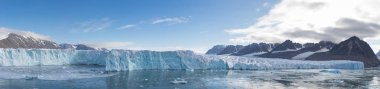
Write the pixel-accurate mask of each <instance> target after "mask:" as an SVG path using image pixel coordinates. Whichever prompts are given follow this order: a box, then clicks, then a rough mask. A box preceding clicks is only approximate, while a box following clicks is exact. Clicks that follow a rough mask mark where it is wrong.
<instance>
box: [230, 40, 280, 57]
mask: <svg viewBox="0 0 380 89" xmlns="http://www.w3.org/2000/svg"><path fill="white" fill-rule="evenodd" d="M278 45H279V44H277V43H275V44H267V43H252V44H250V45H247V46H244V48H242V49H241V50H239V51H238V52H236V53H234V54H232V55H234V56H242V55H246V54H251V53H260V52H269V51H271V50H272V49H274V48H275V47H276V46H278Z"/></svg>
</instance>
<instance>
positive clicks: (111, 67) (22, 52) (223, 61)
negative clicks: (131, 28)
mask: <svg viewBox="0 0 380 89" xmlns="http://www.w3.org/2000/svg"><path fill="white" fill-rule="evenodd" d="M82 64H85V65H103V66H105V67H106V70H107V71H125V70H141V69H186V70H194V69H212V70H214V69H215V70H227V69H236V70H275V69H363V68H364V65H363V63H362V62H357V61H344V60H339V61H303V60H287V59H270V58H249V57H237V56H217V55H199V54H195V53H194V52H192V51H147V50H142V51H135V50H118V49H113V50H73V49H0V66H42V65H82Z"/></svg>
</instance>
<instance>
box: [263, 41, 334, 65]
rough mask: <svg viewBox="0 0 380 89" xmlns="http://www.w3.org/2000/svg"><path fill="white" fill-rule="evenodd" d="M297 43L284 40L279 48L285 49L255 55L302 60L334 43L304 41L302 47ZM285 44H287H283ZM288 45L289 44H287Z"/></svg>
mask: <svg viewBox="0 0 380 89" xmlns="http://www.w3.org/2000/svg"><path fill="white" fill-rule="evenodd" d="M298 44H299V43H292V42H291V41H285V42H283V43H282V44H281V45H283V46H278V47H281V48H280V49H283V50H284V49H285V51H271V52H268V53H265V54H262V55H257V56H259V57H265V58H284V59H297V60H303V59H305V58H306V57H308V56H310V55H311V54H313V53H316V52H324V51H328V50H330V49H331V48H332V47H333V46H334V45H335V43H333V42H330V41H320V42H319V43H306V44H303V46H302V48H298V47H299V46H296V45H298ZM284 45H287V46H284ZM289 45H290V46H289Z"/></svg>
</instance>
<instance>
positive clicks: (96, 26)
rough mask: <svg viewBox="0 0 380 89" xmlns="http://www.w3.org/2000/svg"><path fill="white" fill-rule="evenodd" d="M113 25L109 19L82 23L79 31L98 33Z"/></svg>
mask: <svg viewBox="0 0 380 89" xmlns="http://www.w3.org/2000/svg"><path fill="white" fill-rule="evenodd" d="M111 25H112V21H111V20H110V19H109V18H102V19H100V20H92V21H86V22H82V23H81V24H80V27H79V28H78V29H79V30H82V31H83V32H97V31H101V30H105V29H107V28H108V27H110V26H111Z"/></svg>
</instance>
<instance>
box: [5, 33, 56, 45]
mask: <svg viewBox="0 0 380 89" xmlns="http://www.w3.org/2000/svg"><path fill="white" fill-rule="evenodd" d="M0 48H46V49H58V48H59V46H58V45H57V44H56V43H55V42H52V41H48V40H43V39H36V38H33V37H26V36H21V35H18V34H14V33H9V34H8V37H7V38H5V39H1V40H0Z"/></svg>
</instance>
